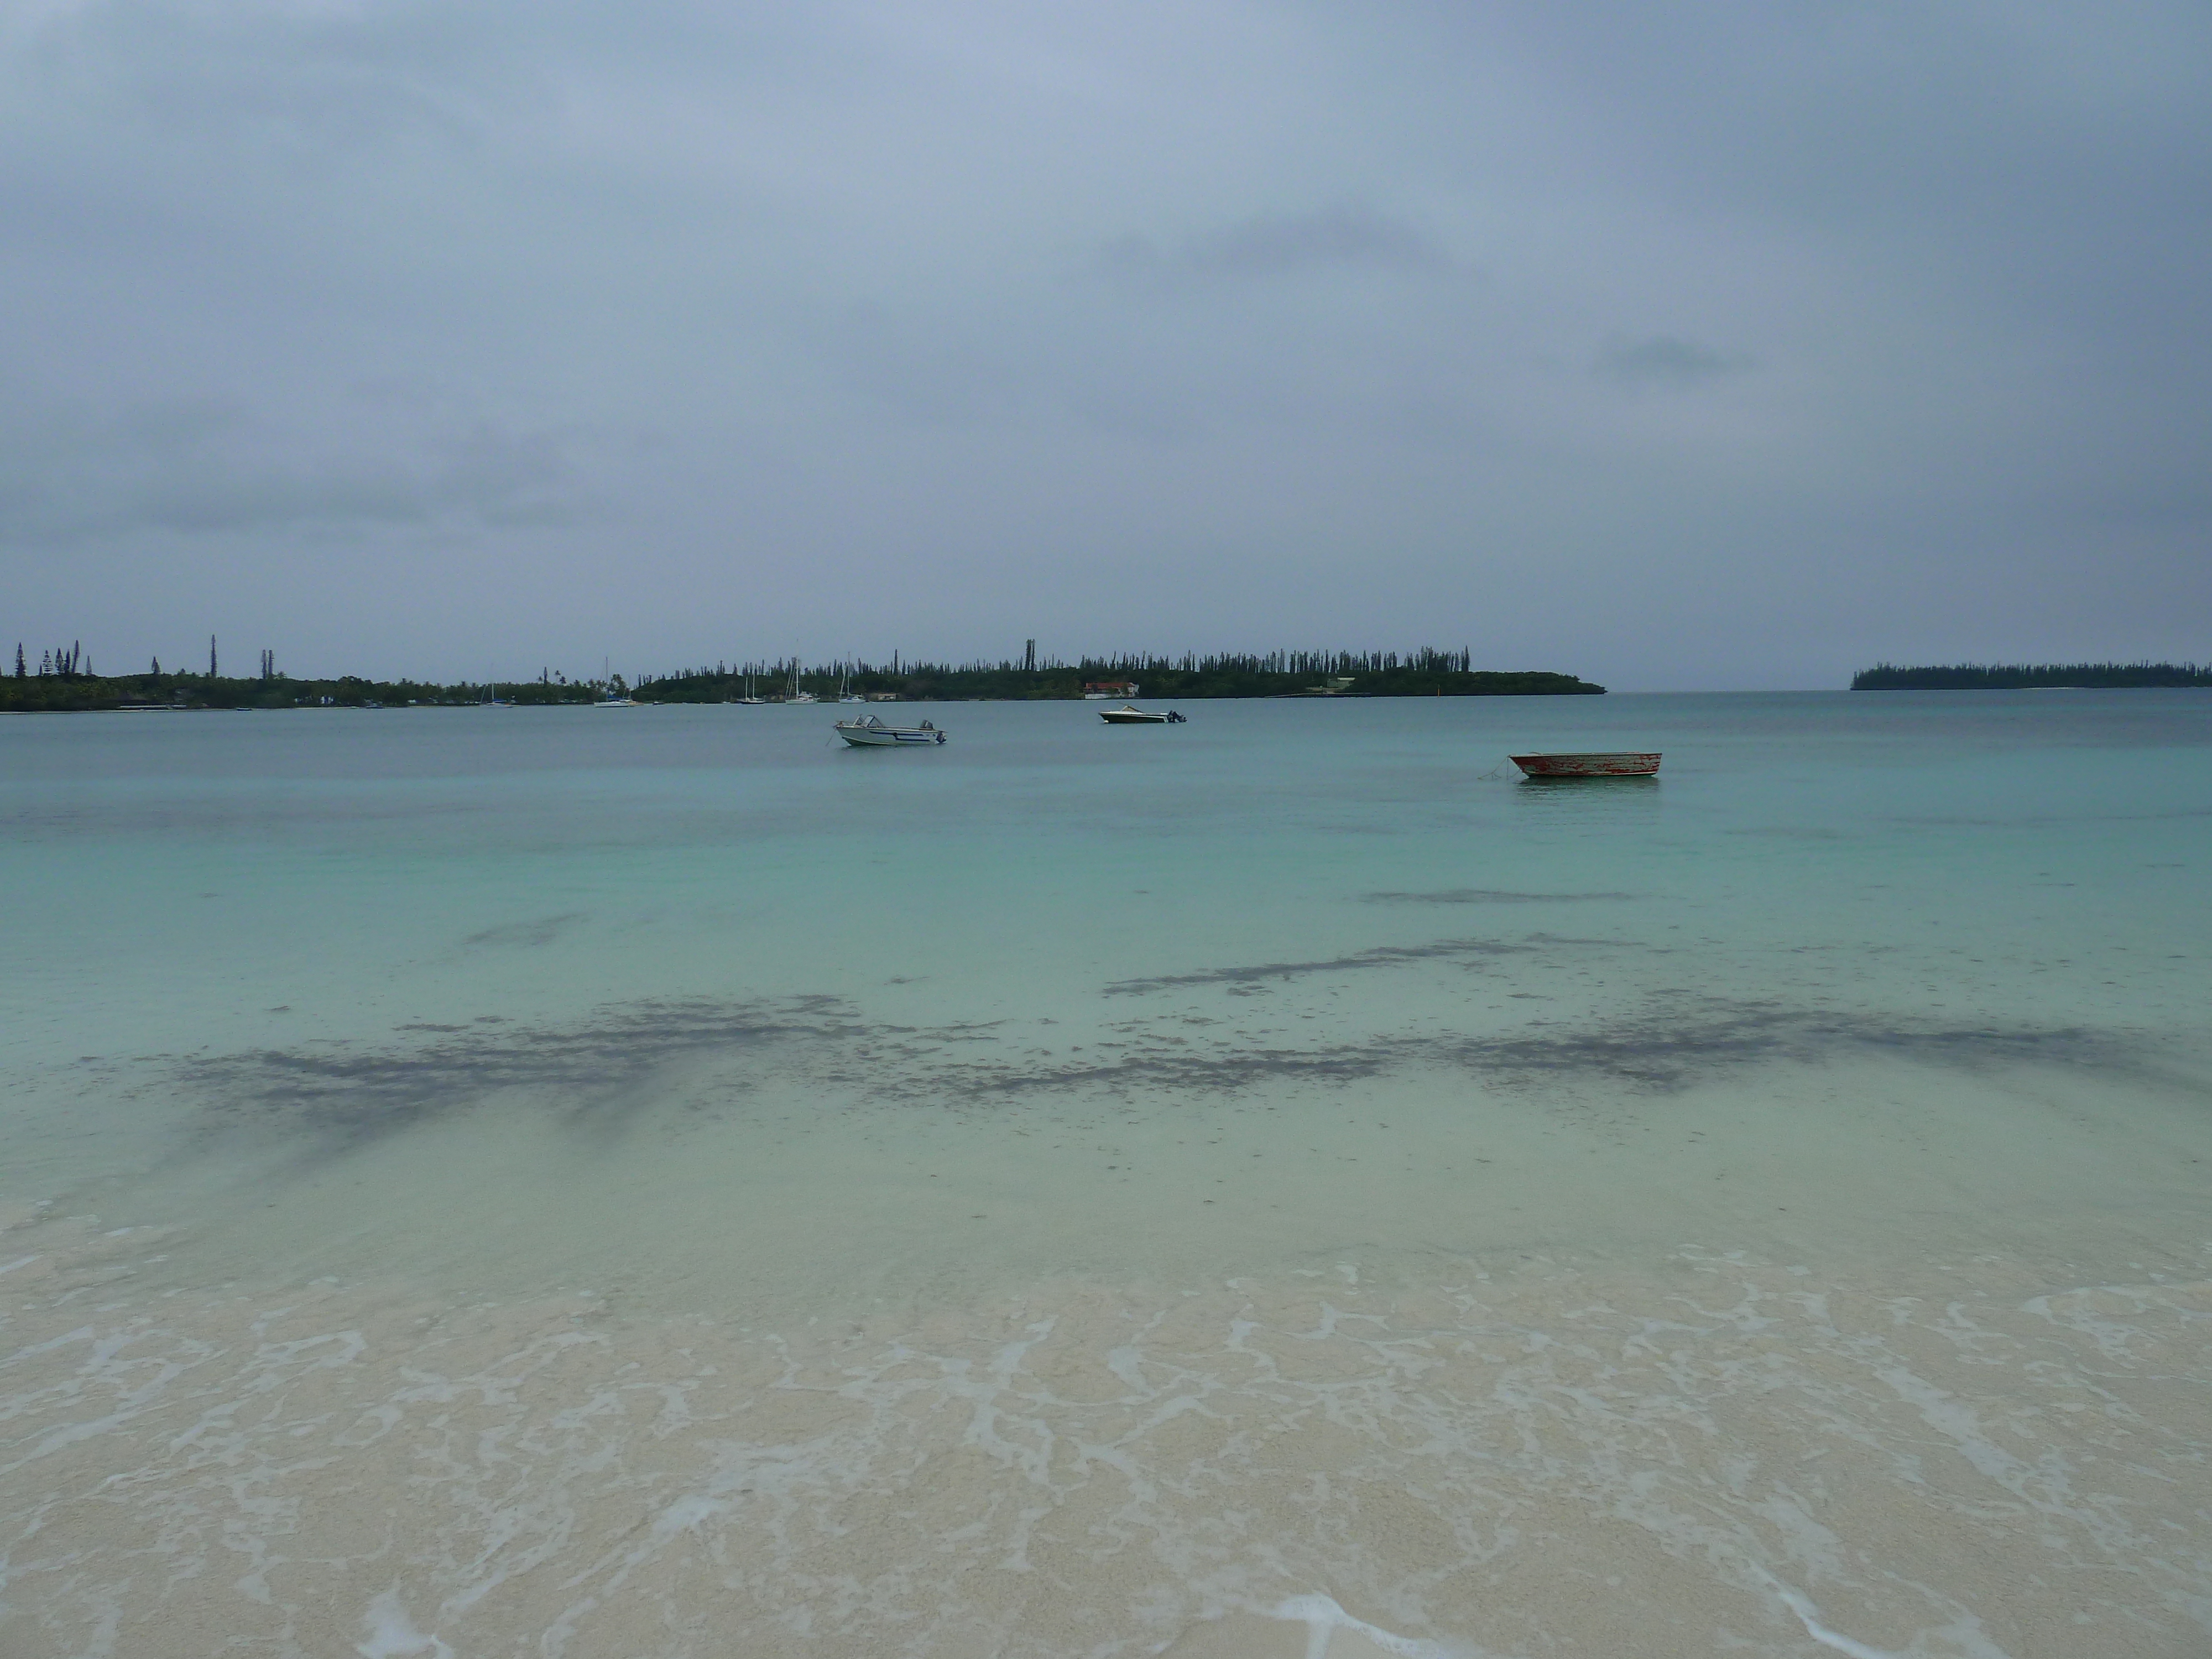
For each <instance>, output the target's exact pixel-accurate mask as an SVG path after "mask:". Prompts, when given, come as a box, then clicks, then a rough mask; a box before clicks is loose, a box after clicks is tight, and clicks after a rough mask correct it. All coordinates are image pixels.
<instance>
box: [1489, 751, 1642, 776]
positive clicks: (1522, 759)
mask: <svg viewBox="0 0 2212 1659" xmlns="http://www.w3.org/2000/svg"><path fill="white" fill-rule="evenodd" d="M1510 758H1511V760H1512V762H1513V763H1514V764H1515V765H1516V766H1517V767H1519V768H1520V769H1522V771H1523V772H1525V773H1527V774H1528V775H1529V776H1530V777H1532V778H1648V777H1650V776H1651V775H1653V774H1654V773H1656V771H1658V769H1659V757H1658V756H1656V755H1515V756H1512V757H1510Z"/></svg>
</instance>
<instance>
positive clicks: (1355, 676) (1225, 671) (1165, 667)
mask: <svg viewBox="0 0 2212 1659" xmlns="http://www.w3.org/2000/svg"><path fill="white" fill-rule="evenodd" d="M81 661H82V659H81V657H80V655H79V653H78V652H77V650H76V648H75V647H71V648H70V649H67V650H64V651H60V652H48V653H45V655H44V656H43V657H42V659H41V660H40V664H39V665H38V667H37V668H36V669H35V670H33V668H32V667H31V666H30V665H29V664H28V662H27V659H25V657H24V655H23V654H22V653H21V651H20V650H19V651H18V653H17V657H16V665H15V673H14V674H13V675H12V676H6V677H0V712H13V713H38V712H57V713H58V712H63V711H83V710H95V709H131V708H142V709H184V708H458V707H467V706H470V705H472V704H482V703H485V702H494V701H496V702H502V703H509V704H518V705H533V704H535V705H547V704H561V703H588V702H598V701H599V700H600V699H602V698H604V697H606V696H610V695H621V696H630V697H633V698H635V700H636V701H638V702H665V703H679V702H688V703H711V702H733V701H736V700H737V699H738V698H741V697H745V696H758V697H763V698H767V699H770V700H776V699H781V698H783V697H786V696H789V695H791V694H792V693H793V692H794V691H805V692H808V693H811V695H812V696H815V697H817V698H818V699H827V698H830V697H834V696H837V695H838V694H839V693H841V692H848V691H849V692H853V693H857V694H859V695H860V696H869V697H874V698H880V699H897V700H900V701H904V702H977V701H1048V700H1052V699H1056V698H1057V699H1072V698H1079V697H1081V696H1084V695H1085V690H1086V689H1097V688H1101V687H1103V688H1108V689H1109V695H1115V696H1121V695H1129V696H1143V697H1145V698H1146V699H1147V700H1152V699H1156V698H1182V699H1199V698H1209V697H1279V696H1354V697H1360V696H1366V697H1428V696H1447V697H1468V696H1600V695H1602V694H1603V692H1604V690H1605V688H1604V687H1603V686H1601V685H1597V684H1592V683H1591V682H1589V681H1587V680H1583V679H1580V678H1577V677H1576V676H1574V675H1572V674H1561V673H1554V672H1551V671H1541V670H1523V671H1496V670H1489V669H1477V668H1475V667H1474V666H1473V665H1472V662H1471V659H1470V656H1469V653H1467V652H1466V651H1437V650H1420V651H1413V652H1407V653H1398V652H1273V653H1265V654H1250V655H1239V654H1218V655H1212V656H1199V655H1196V654H1189V655H1184V656H1180V657H1169V656H1162V655H1146V654H1138V653H1132V654H1125V655H1121V656H1115V657H1089V658H1084V659H1079V660H1078V661H1074V662H1063V661H1058V660H1054V659H1045V660H1042V661H1039V660H1037V659H1036V658H1035V657H1034V656H1033V655H1025V656H1024V659H1023V660H1022V661H1019V662H1016V661H1013V660H1011V659H1009V660H1006V661H1001V662H996V663H991V662H969V663H963V664H957V665H955V664H945V663H931V662H905V661H902V660H901V659H893V661H892V662H891V663H890V664H888V665H885V664H882V663H870V662H865V661H860V660H858V659H854V660H848V661H842V662H829V663H817V664H812V665H806V664H800V663H797V662H795V661H793V660H790V659H786V660H782V661H773V662H771V661H757V662H750V663H728V662H720V663H716V664H714V665H712V666H707V665H702V666H699V667H696V668H687V669H681V670H678V671H674V672H671V673H666V674H647V675H642V676H641V677H639V678H638V679H637V680H636V681H635V683H634V684H633V683H631V682H629V681H628V680H625V679H624V678H623V676H621V675H619V674H613V675H609V676H606V677H605V678H590V679H570V678H568V677H567V676H566V675H564V674H557V673H556V672H554V671H552V670H550V668H549V669H544V670H541V671H539V673H538V677H537V678H534V679H526V680H501V681H497V682H489V681H469V680H462V681H456V682H454V683H453V684H435V683H431V682H428V681H420V680H411V679H398V680H373V679H368V678H362V677H360V676H357V675H350V674H349V675H340V676H337V677H336V678H318V677H313V676H295V675H292V674H289V673H285V672H282V671H279V670H277V668H276V665H275V662H274V659H273V657H272V656H271V655H270V653H263V656H262V659H261V668H262V671H261V672H259V673H258V674H255V675H252V676H250V677H246V676H225V675H222V674H219V673H216V672H214V671H212V669H211V671H210V672H207V673H204V674H203V673H189V672H188V673H177V672H164V671H161V670H160V668H159V665H155V668H153V669H151V670H149V671H148V672H146V673H143V674H118V675H106V676H102V675H98V674H94V673H93V672H91V671H90V668H89V665H83V666H80V663H81ZM1130 685H1134V686H1135V687H1137V688H1138V690H1136V691H1135V692H1127V691H1125V690H1123V688H1126V687H1127V686H1130Z"/></svg>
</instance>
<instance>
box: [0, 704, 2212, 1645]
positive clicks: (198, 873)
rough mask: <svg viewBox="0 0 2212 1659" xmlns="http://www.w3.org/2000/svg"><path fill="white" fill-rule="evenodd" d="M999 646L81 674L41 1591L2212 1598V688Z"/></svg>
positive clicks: (33, 1118) (16, 735) (1144, 1625)
mask: <svg viewBox="0 0 2212 1659" xmlns="http://www.w3.org/2000/svg"><path fill="white" fill-rule="evenodd" d="M928 712H929V713H930V714H931V715H932V717H933V718H934V719H936V720H938V721H939V724H941V725H943V726H946V727H947V728H948V729H949V730H950V731H951V734H952V735H951V742H950V743H949V744H947V745H946V746H945V748H944V749H943V750H933V751H930V752H927V753H910V754H909V753H863V752H859V751H853V752H844V751H842V750H832V749H830V748H829V747H827V746H826V745H825V744H824V742H823V739H825V738H827V736H828V733H827V721H828V718H829V717H828V715H827V714H823V713H821V712H820V711H814V713H813V714H811V715H810V714H807V713H804V712H802V711H800V710H798V709H784V708H768V709H743V708H699V709H643V710H639V711H635V713H634V714H623V715H611V714H604V713H601V712H599V711H593V710H589V709H582V710H547V711H535V710H508V711H489V712H486V711H473V710H421V711H412V712H409V711H400V710H387V711H382V712H380V713H375V714H368V713H349V712H341V711H329V712H326V713H315V714H268V715H247V714H236V715H231V714H222V715H204V716H176V717H152V718H146V719H137V720H134V719H132V718H131V717H123V716H93V715H88V716H67V717H62V716H57V717H50V718H42V719H35V720H33V719H25V720H15V721H11V722H8V723H6V724H4V725H0V770H3V771H4V774H5V775H6V776H7V778H8V779H9V785H10V787H9V791H8V792H7V796H6V800H5V802H4V804H0V836H4V838H5V841H6V844H7V848H8V856H7V858H6V859H5V860H4V861H0V898H3V899H4V901H5V911H6V914H7V915H8V916H9V918H10V927H11V932H12V933H13V934H14V935H15V939H16V940H17V947H18V948H16V949H15V950H14V951H12V952H11V957H10V966H9V968H8V969H7V970H6V975H7V977H6V981H5V991H4V1003H0V1008H4V1017H3V1018H0V1028H3V1029H4V1048H0V1068H4V1074H0V1085H4V1089H5V1098H6V1100H7V1101H8V1102H9V1104H8V1106H7V1107H6V1108H5V1109H4V1114H0V1318H4V1326H0V1651H6V1652H9V1653H16V1652H21V1653H25V1654H32V1653H37V1654H55V1655H79V1654H82V1655H112V1656H140V1655H144V1656H154V1655H160V1656H172V1655H178V1654H195V1655H197V1654H203V1653H204V1654H215V1653H221V1652H239V1653H257V1654H259V1653H266V1654H270V1655H291V1654H297V1655H301V1656H308V1655H313V1656H321V1655H329V1654H349V1653H354V1652H359V1653H362V1654H366V1655H369V1656H374V1659H397V1656H411V1655H417V1654H420V1655H434V1656H455V1659H459V1656H480V1655H513V1656H568V1659H586V1656H601V1655H623V1656H632V1655H635V1656H647V1655H651V1656H670V1659H675V1656H724V1655H732V1654H742V1655H745V1656H755V1655H760V1656H785V1655H790V1656H800V1655H806V1656H823V1659H846V1656H874V1655H914V1656H929V1659H938V1656H959V1659H970V1656H972V1659H985V1656H1008V1659H1012V1656H1024V1659H1026V1656H1039V1659H1042V1656H1061V1655H1069V1656H1073V1655H1084V1656H1135V1655H1151V1654H1158V1653H1170V1654H1174V1655H1176V1656H1178V1659H1193V1656H1195V1659H1232V1656H1233V1659H1260V1656H1267V1659H1316V1656H1325V1659H1372V1656H1373V1655H1376V1654H1391V1655H1421V1656H1446V1655H1449V1656H1485V1659H1539V1656H1542V1659H1552V1656H1590V1659H1626V1656H1636V1659H1674V1656H1682V1659H1688V1656H1707V1655H1711V1654H1716V1653H1741V1654H1747V1655H1756V1656H1786V1659H1829V1656H1833V1655H1836V1654H1844V1655H1850V1656H1856V1659H1867V1656H1911V1659H1998V1656H2002V1659H2076V1656H2084V1655H2091V1654H2094V1655H2098V1656H2129V1659H2137V1656H2140V1659H2153V1656H2157V1659H2167V1656H2171V1659H2182V1656H2194V1655H2201V1654H2203V1653H2204V1652H2205V1651H2207V1650H2212V1496H2208V1494H2212V1479H2209V1478H2208V1472H2212V1203H2208V1200H2212V1088H2208V1083H2209V1082H2212V1065H2208V1058H2212V1044H2208V1042H2207V1036H2208V1033H2207V1030H2206V1022H2205V1017H2204V1012H2203V1011H2204V1009H2205V1007H2206V1006H2212V973H2208V969H2207V963H2208V960H2212V953H2208V951H2207V949H2206V946H2205V943H2204V941H2205V939H2206V938H2207V922H2208V921H2212V915H2208V912H2212V879H2208V872H2207V868H2206V862H2207V856H2208V855H2207V853H2206V846H2207V842H2206V837H2205V830H2206V827H2207V824H2208V823H2212V702H2208V701H2207V700H2206V699H2204V698H2203V697H2202V696H2200V695H2198V694H2193V693H2188V692H2175V693H2157V692H2148V693H2124V694H2122V693H2082V694H2053V695H2049V696H2038V697H2033V698H2026V697H2006V696H1997V695H1984V696H1973V695H1960V696H1933V695H1920V694H1906V695H1897V696H1868V695H1860V696H1850V695H1844V694H1838V695H1835V696H1773V697H1759V696H1708V697H1689V696H1683V697H1628V696H1608V697H1604V698H1562V699H1498V700H1480V701H1477V700H1450V699H1446V700H1434V701H1431V702H1421V701H1419V700H1408V701H1406V702H1383V701H1376V702H1364V703H1358V702H1354V703H1344V704H1328V705H1318V706H1317V705H1315V704H1310V703H1237V704H1229V703H1223V704H1194V705H1191V706H1190V707H1189V708H1187V710H1186V712H1187V713H1188V714H1190V715H1191V717H1192V718H1191V721H1190V723H1189V724H1188V726H1181V727H1176V728H1165V729H1163V728H1138V729H1131V730H1121V731H1109V730H1106V729H1104V728H1103V727H1101V726H1099V723H1098V722H1097V720H1095V718H1094V717H1093V716H1092V715H1091V714H1090V713H1089V712H1088V711H1085V710H1083V709H1081V708H1073V707H1068V706H1061V705H1050V704H1040V705H965V706H952V707H948V708H941V709H933V710H930V711H928ZM616 724H619V725H620V727H621V729H620V730H619V731H617V730H614V729H611V728H612V726H614V725H616ZM1523 745H1527V746H1529V747H1554V748H1614V747H1620V748H1630V747H1633V748H1638V749H1644V748H1649V749H1658V750H1664V751H1665V752H1666V755H1667V761H1666V764H1665V768H1664V769H1663V771H1662V775H1661V777H1660V778H1659V780H1657V781H1656V782H1654V783H1640V784H1639V783H1630V784H1599V785H1596V786H1594V787H1581V786H1574V785H1568V786H1551V787H1545V786H1531V785H1523V784H1521V783H1519V782H1517V781H1514V780H1513V779H1511V778H1510V777H1504V776H1486V774H1488V773H1490V772H1492V769H1493V768H1494V767H1495V766H1496V763H1498V760H1499V759H1500V758H1501V757H1503V756H1504V753H1505V752H1506V751H1507V750H1509V749H1515V748H1519V747H1522V746H1523ZM26 941H37V942H39V943H38V944H37V945H36V946H35V947H31V946H28V945H26V944H25V942H26Z"/></svg>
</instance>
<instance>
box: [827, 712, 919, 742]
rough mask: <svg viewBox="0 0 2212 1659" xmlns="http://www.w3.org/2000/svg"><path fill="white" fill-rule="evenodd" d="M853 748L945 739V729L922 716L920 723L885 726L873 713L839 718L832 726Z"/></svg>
mask: <svg viewBox="0 0 2212 1659" xmlns="http://www.w3.org/2000/svg"><path fill="white" fill-rule="evenodd" d="M832 729H833V730H835V731H836V733H837V735H838V736H839V737H841V738H844V739H845V741H846V742H848V743H849V744H852V745H853V747H854V748H855V749H910V748H916V747H919V746H921V745H922V744H939V743H943V742H944V741H945V733H944V732H940V731H939V730H938V729H937V728H936V727H935V726H932V725H931V724H930V723H929V722H928V721H927V720H924V721H923V722H922V723H921V725H919V726H885V725H884V723H883V721H882V720H880V719H879V718H878V717H877V716H876V715H873V714H871V715H869V716H868V717H867V719H866V720H839V721H838V722H837V723H836V726H835V727H834V728H832Z"/></svg>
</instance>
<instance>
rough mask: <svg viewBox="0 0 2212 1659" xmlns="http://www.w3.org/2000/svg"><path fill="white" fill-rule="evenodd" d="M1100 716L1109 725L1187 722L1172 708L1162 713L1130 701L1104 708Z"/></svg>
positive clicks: (1171, 724)
mask: <svg viewBox="0 0 2212 1659" xmlns="http://www.w3.org/2000/svg"><path fill="white" fill-rule="evenodd" d="M1098 718H1099V719H1100V720H1104V721H1105V722H1106V724H1107V725H1109V726H1182V725H1184V724H1185V723H1186V722H1185V721H1184V720H1183V717H1182V715H1180V714H1176V711H1175V710H1174V709H1172V708H1170V709H1169V710H1167V711H1166V712H1165V713H1164V714H1161V713H1156V712H1155V711H1153V710H1152V709H1150V708H1138V707H1137V706H1136V705H1135V704H1134V703H1129V702H1125V703H1123V704H1122V705H1121V707H1120V708H1102V709H1100V710H1099V711H1098Z"/></svg>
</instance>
